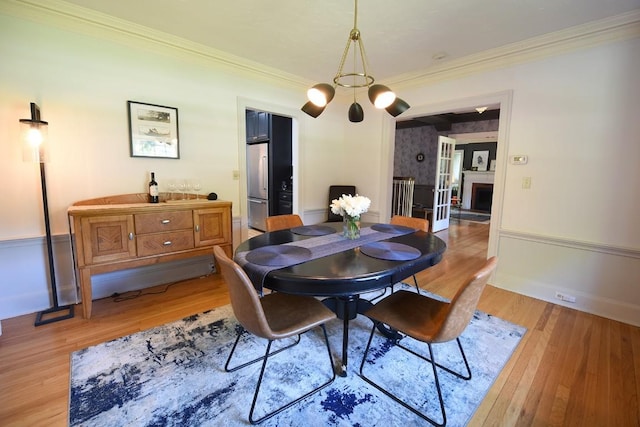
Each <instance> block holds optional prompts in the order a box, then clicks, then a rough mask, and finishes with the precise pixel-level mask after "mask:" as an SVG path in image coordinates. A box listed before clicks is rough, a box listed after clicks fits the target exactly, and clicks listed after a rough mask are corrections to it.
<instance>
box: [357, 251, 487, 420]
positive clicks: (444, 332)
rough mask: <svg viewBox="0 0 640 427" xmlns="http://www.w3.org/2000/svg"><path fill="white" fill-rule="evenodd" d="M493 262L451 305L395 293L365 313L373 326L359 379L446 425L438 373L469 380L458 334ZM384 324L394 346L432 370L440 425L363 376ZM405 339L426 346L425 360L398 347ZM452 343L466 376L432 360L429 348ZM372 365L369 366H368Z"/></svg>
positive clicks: (409, 294)
mask: <svg viewBox="0 0 640 427" xmlns="http://www.w3.org/2000/svg"><path fill="white" fill-rule="evenodd" d="M496 264H497V258H496V257H491V258H490V259H488V260H487V261H486V263H485V264H484V265H483V266H482V268H480V269H479V270H478V271H477V272H476V273H475V274H473V275H472V276H471V277H469V279H468V280H467V281H466V282H465V284H464V285H463V286H462V287H461V288H460V289H459V290H458V292H457V293H456V295H455V296H454V297H453V299H452V300H451V302H443V301H439V300H436V299H433V298H430V297H428V296H425V295H420V294H416V293H414V292H409V291H403V290H400V291H397V292H394V293H392V294H391V295H389V296H388V297H386V298H385V299H383V300H382V301H380V302H378V303H377V304H375V305H374V306H373V307H372V308H370V309H369V310H368V311H366V312H365V313H364V314H365V316H367V317H369V318H370V319H371V320H373V322H374V325H373V328H372V330H371V335H370V336H369V342H368V343H367V347H366V349H365V351H364V356H363V357H362V363H361V364H360V376H361V377H362V378H363V379H364V380H365V381H367V382H368V383H369V384H371V385H373V386H374V387H376V388H377V389H379V390H380V391H382V392H383V393H385V394H386V395H387V396H389V397H390V398H392V399H393V400H395V401H396V402H398V403H399V404H401V405H402V406H404V407H405V408H407V409H409V410H410V411H412V412H414V413H415V414H416V415H418V416H420V417H421V418H423V419H425V420H426V421H428V422H430V423H431V424H434V425H436V426H444V425H446V423H447V416H446V413H445V409H444V400H443V398H442V390H441V389H440V381H439V380H438V370H437V369H436V367H437V368H440V369H442V370H444V371H446V372H448V373H450V374H452V375H455V376H456V377H458V378H461V379H463V380H470V379H471V369H470V368H469V362H468V361H467V357H466V355H465V354H464V350H463V349H462V344H461V343H460V338H459V337H460V334H461V333H462V332H463V331H464V330H465V328H466V327H467V325H468V324H469V322H470V321H471V317H472V316H473V314H474V312H475V310H476V307H477V305H478V301H479V300H480V296H481V295H482V292H483V290H484V288H485V286H486V284H487V281H488V280H489V277H490V276H491V274H492V273H493V271H494V270H495V268H496ZM380 324H385V325H387V326H388V327H389V328H391V329H392V330H395V331H397V332H398V333H399V334H397V337H396V339H395V345H396V346H398V347H399V348H402V349H404V350H406V351H408V352H409V353H411V354H413V355H415V356H417V357H420V358H421V359H423V360H425V361H427V362H429V363H430V364H431V367H432V368H433V376H434V380H435V386H436V390H437V392H438V400H439V401H440V411H441V413H442V423H438V422H436V421H435V420H434V419H433V418H430V417H428V416H427V415H426V414H425V413H423V412H421V411H420V410H419V409H417V408H415V407H414V406H412V405H410V404H408V403H406V402H405V401H404V400H403V399H401V398H400V397H398V396H397V395H396V394H394V393H392V392H391V391H389V390H388V389H386V388H384V387H383V386H382V385H380V384H379V383H376V382H375V381H373V380H372V379H371V378H370V377H367V376H366V375H365V374H364V366H365V364H367V363H365V362H366V361H367V355H368V353H369V349H370V348H371V342H372V339H373V334H374V332H375V330H376V327H377V326H380ZM405 336H408V337H410V338H413V339H414V340H417V341H421V342H424V343H426V344H427V347H428V348H429V358H427V357H425V356H422V355H420V354H418V353H416V352H415V351H414V350H412V349H409V348H407V347H405V346H404V345H402V344H400V340H401V339H403V338H405ZM454 339H455V340H456V341H457V344H458V348H459V349H460V354H461V355H462V360H463V361H464V364H465V367H466V371H467V372H466V373H458V372H455V371H453V370H451V369H449V368H447V367H445V366H443V365H441V364H439V363H436V361H435V359H434V357H433V348H432V344H437V343H443V342H447V341H452V340H454ZM368 365H369V366H372V365H373V362H370V363H369V364H368Z"/></svg>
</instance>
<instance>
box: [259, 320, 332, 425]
mask: <svg viewBox="0 0 640 427" xmlns="http://www.w3.org/2000/svg"><path fill="white" fill-rule="evenodd" d="M320 327H321V328H322V332H323V335H324V341H325V344H326V346H327V355H328V356H329V366H330V367H331V379H329V381H327V382H325V383H323V384H321V385H320V386H318V387H316V388H314V389H313V390H311V391H309V392H308V393H306V394H304V395H302V396H300V397H298V398H297V399H295V400H293V401H291V402H289V403H287V404H286V405H283V406H281V407H280V408H278V409H276V410H274V411H272V412H269V413H267V414H265V415H263V416H262V417H260V418H258V419H254V418H253V412H254V410H255V407H256V402H257V401H258V394H259V393H260V386H261V384H262V379H263V377H264V372H265V368H266V366H267V360H268V358H269V356H272V355H274V354H276V353H277V352H274V353H272V354H269V350H270V349H271V344H272V343H273V340H269V344H267V350H266V352H265V355H264V357H262V358H261V359H264V360H263V362H262V367H261V368H260V375H259V376H258V384H257V385H256V391H255V393H254V395H253V402H252V403H251V410H250V411H249V422H250V423H251V424H259V423H261V422H263V421H265V420H267V419H269V418H271V417H273V416H274V415H277V414H279V413H280V412H282V411H284V410H285V409H287V408H289V407H291V406H293V405H295V404H296V403H298V402H300V401H301V400H303V399H306V398H307V397H309V396H311V395H312V394H314V393H316V392H318V391H320V390H322V389H323V388H325V387H326V386H328V385H329V384H331V383H332V382H333V381H334V380H335V379H336V372H335V369H334V366H333V357H332V356H331V347H330V346H329V337H328V336H327V330H326V329H325V327H324V325H320ZM278 352H279V351H278Z"/></svg>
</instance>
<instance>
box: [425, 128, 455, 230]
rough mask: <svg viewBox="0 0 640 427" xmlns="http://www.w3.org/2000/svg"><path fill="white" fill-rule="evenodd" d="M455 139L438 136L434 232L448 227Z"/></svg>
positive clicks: (432, 226) (432, 228)
mask: <svg viewBox="0 0 640 427" xmlns="http://www.w3.org/2000/svg"><path fill="white" fill-rule="evenodd" d="M455 149H456V140H455V139H453V138H447V137H446V136H440V137H438V160H437V171H436V185H435V191H434V193H433V217H432V221H433V223H432V224H431V231H432V232H434V233H435V232H436V231H440V230H444V229H445V228H449V213H450V211H451V185H452V183H453V180H452V174H453V155H454V152H455Z"/></svg>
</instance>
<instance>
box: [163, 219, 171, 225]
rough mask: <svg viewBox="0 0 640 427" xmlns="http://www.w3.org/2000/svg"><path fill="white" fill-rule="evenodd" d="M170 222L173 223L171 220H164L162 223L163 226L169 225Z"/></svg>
mask: <svg viewBox="0 0 640 427" xmlns="http://www.w3.org/2000/svg"><path fill="white" fill-rule="evenodd" d="M170 222H171V220H170V219H163V220H162V223H163V224H169V223H170Z"/></svg>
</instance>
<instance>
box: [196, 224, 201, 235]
mask: <svg viewBox="0 0 640 427" xmlns="http://www.w3.org/2000/svg"><path fill="white" fill-rule="evenodd" d="M199 232H200V226H199V225H196V233H199Z"/></svg>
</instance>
